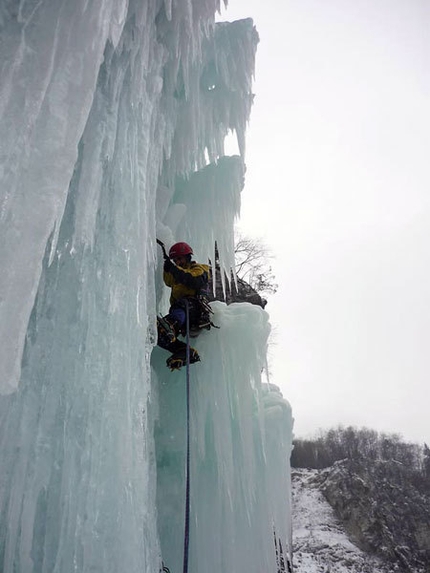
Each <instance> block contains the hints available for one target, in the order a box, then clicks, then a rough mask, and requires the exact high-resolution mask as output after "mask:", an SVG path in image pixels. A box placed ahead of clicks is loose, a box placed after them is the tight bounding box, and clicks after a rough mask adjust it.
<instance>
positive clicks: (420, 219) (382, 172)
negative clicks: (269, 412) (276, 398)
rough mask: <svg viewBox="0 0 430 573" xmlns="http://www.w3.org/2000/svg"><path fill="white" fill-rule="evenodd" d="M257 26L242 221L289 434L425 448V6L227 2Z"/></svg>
mask: <svg viewBox="0 0 430 573" xmlns="http://www.w3.org/2000/svg"><path fill="white" fill-rule="evenodd" d="M243 17H252V18H253V20H254V23H255V25H256V27H257V30H258V32H259V34H260V44H259V47H258V51H257V70H256V82H255V85H254V91H255V94H256V97H255V104H254V108H253V111H252V115H251V123H250V127H249V130H248V138H247V156H246V163H247V177H246V185H245V190H244V192H243V195H242V201H243V202H242V217H241V227H242V229H243V230H244V231H245V232H247V233H248V234H250V235H252V236H261V237H263V238H265V239H266V241H267V243H268V244H269V246H270V247H271V248H272V250H273V252H274V254H275V255H276V259H275V260H274V261H273V268H274V271H275V274H276V279H277V282H278V283H279V285H280V287H279V290H278V293H277V294H276V295H275V296H272V297H270V298H269V304H268V307H267V310H268V311H269V313H270V315H271V322H272V324H273V326H274V328H275V331H276V332H275V345H274V346H273V347H272V349H271V351H270V356H271V370H272V379H271V381H272V382H273V383H275V384H277V385H278V386H280V387H281V389H282V391H283V394H284V396H285V397H286V398H287V399H288V400H290V402H291V404H292V407H293V414H294V417H295V433H296V435H298V436H304V435H308V434H310V433H313V432H315V431H317V430H318V429H319V428H328V427H332V426H335V425H337V424H344V425H349V424H352V425H356V426H367V427H371V428H373V429H376V430H378V431H386V432H398V433H400V434H402V435H403V437H404V438H405V439H407V440H412V441H418V442H423V441H427V443H429V444H430V392H429V376H430V193H429V189H430V111H429V107H430V106H429V104H430V98H429V96H430V76H429V74H430V65H429V64H430V2H429V1H428V0H324V1H323V0H264V2H263V1H262V0H230V4H229V7H228V10H226V11H224V12H223V18H224V19H227V20H235V19H238V18H243Z"/></svg>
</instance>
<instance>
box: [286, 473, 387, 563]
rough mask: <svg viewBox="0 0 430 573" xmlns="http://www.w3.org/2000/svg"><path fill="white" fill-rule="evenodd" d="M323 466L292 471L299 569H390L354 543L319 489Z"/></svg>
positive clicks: (295, 543)
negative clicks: (320, 469) (317, 468)
mask: <svg viewBox="0 0 430 573" xmlns="http://www.w3.org/2000/svg"><path fill="white" fill-rule="evenodd" d="M318 473H319V470H311V469H294V470H293V472H292V498H293V504H292V509H293V512H292V515H293V563H294V571H295V572H296V573H328V572H329V573H388V571H389V569H387V567H386V566H385V565H384V564H383V563H382V562H381V561H379V560H378V559H376V558H373V557H370V556H369V555H367V554H366V553H364V552H363V551H361V549H359V548H358V547H357V546H356V545H354V544H353V543H352V542H351V541H350V540H349V539H348V536H347V535H346V533H345V530H344V528H343V527H342V525H341V524H340V522H339V521H338V520H337V519H336V517H335V515H334V512H333V509H332V508H331V507H330V505H329V503H328V502H327V501H326V500H325V498H324V496H323V494H322V493H321V491H320V489H319V485H318V484H319V479H318Z"/></svg>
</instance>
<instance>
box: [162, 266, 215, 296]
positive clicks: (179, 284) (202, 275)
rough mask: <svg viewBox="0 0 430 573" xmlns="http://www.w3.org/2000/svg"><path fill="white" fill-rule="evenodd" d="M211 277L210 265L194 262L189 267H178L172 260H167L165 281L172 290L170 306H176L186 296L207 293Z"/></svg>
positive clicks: (164, 274)
mask: <svg viewBox="0 0 430 573" xmlns="http://www.w3.org/2000/svg"><path fill="white" fill-rule="evenodd" d="M209 275H210V269H209V265H203V264H200V263H196V262H194V261H192V262H191V263H190V264H189V265H187V267H177V266H176V265H174V264H173V263H172V261H171V260H170V259H166V261H165V263H164V273H163V279H164V282H165V284H166V285H167V286H168V287H170V288H171V289H172V292H171V295H170V304H174V303H175V302H176V301H177V300H179V299H180V298H183V297H184V296H196V295H198V294H200V293H201V292H202V291H203V292H205V290H206V287H207V285H208V282H209ZM202 294H203V293H202Z"/></svg>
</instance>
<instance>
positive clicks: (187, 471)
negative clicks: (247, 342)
mask: <svg viewBox="0 0 430 573" xmlns="http://www.w3.org/2000/svg"><path fill="white" fill-rule="evenodd" d="M185 309H186V317H187V353H186V357H187V364H186V376H187V384H186V408H187V460H186V469H185V480H186V485H185V533H184V566H183V569H182V571H183V573H188V549H189V542H190V311H189V305H188V301H187V300H185Z"/></svg>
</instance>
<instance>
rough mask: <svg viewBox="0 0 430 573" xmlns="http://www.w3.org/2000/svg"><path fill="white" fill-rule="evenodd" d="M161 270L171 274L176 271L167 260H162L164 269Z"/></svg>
mask: <svg viewBox="0 0 430 573" xmlns="http://www.w3.org/2000/svg"><path fill="white" fill-rule="evenodd" d="M163 268H164V271H165V272H166V273H172V271H173V272H174V271H175V269H176V267H175V265H174V264H173V263H172V261H171V260H170V259H169V258H167V259H165V260H164V267H163Z"/></svg>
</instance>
